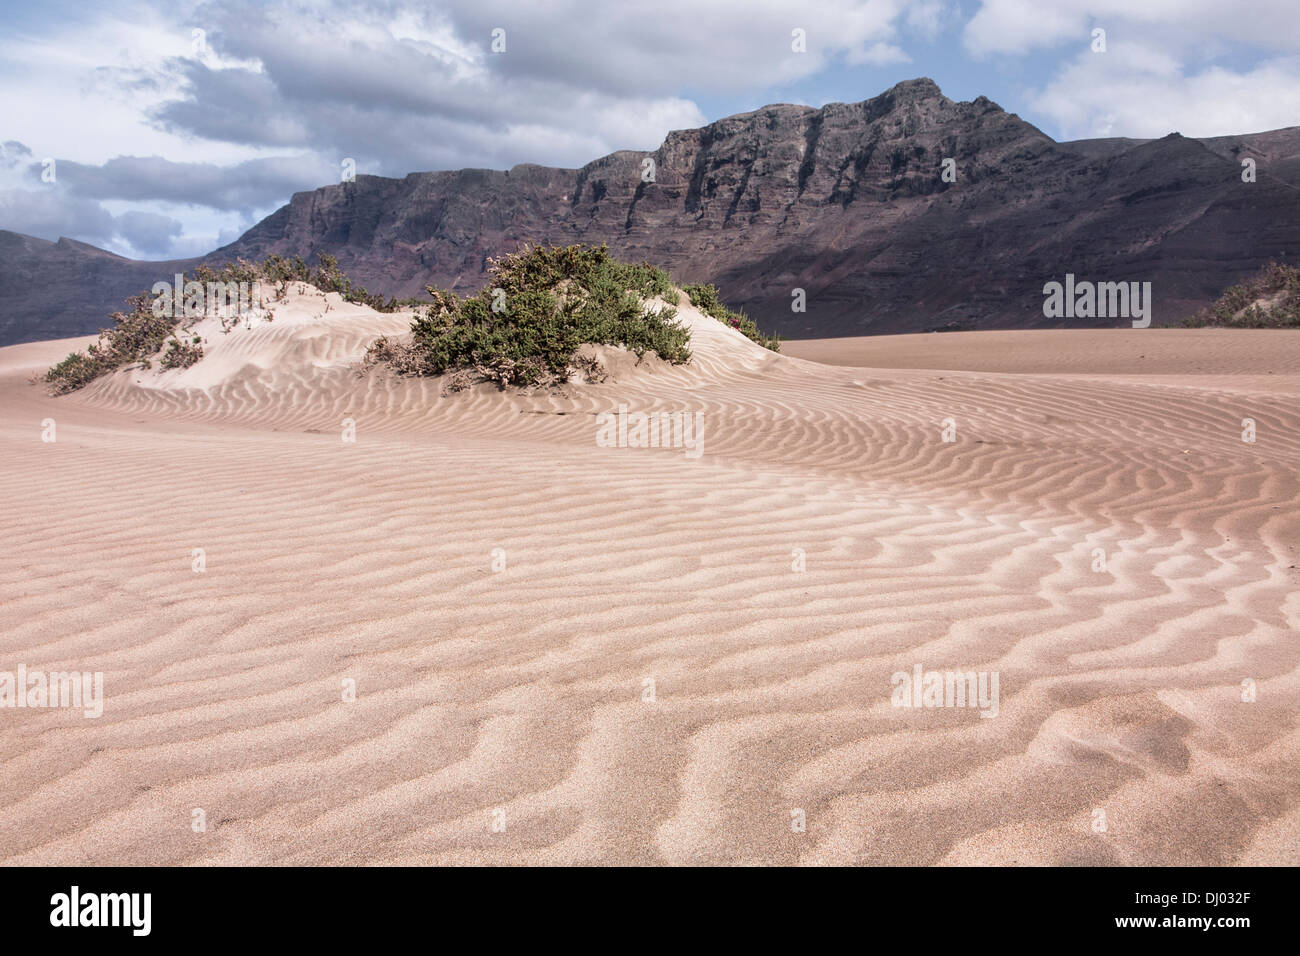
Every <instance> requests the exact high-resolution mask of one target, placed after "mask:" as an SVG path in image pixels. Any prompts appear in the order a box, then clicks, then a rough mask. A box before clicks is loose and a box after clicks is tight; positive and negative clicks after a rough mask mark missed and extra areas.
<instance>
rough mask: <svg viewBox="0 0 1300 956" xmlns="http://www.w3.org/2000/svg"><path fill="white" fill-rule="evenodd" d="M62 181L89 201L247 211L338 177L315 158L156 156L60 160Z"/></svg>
mask: <svg viewBox="0 0 1300 956" xmlns="http://www.w3.org/2000/svg"><path fill="white" fill-rule="evenodd" d="M58 169H59V181H60V182H61V183H62V184H64V186H65V187H66V188H67V190H68V193H69V194H70V195H72V196H75V197H78V198H86V199H126V200H137V201H142V200H161V201H165V202H178V203H189V204H192V205H198V206H208V207H211V208H213V209H223V210H246V209H255V208H259V207H265V206H267V205H270V204H273V203H276V202H282V201H284V200H285V199H287V198H288V197H289V196H290V195H291V194H292V193H294V192H297V191H299V190H303V189H314V188H315V187H317V186H320V185H322V184H323V183H326V182H329V181H331V177H337V176H338V174H339V172H338V167H336V166H331V165H330V164H328V163H325V162H324V161H322V160H320V159H319V158H317V157H314V156H304V157H275V158H270V159H252V160H247V161H245V162H242V163H238V164H235V165H233V166H218V165H216V164H215V163H176V162H172V161H170V160H166V159H163V158H161V157H158V156H119V157H117V158H116V159H110V160H109V161H108V162H106V163H104V164H103V165H101V166H91V165H86V164H83V163H74V162H72V161H70V160H59V164H58Z"/></svg>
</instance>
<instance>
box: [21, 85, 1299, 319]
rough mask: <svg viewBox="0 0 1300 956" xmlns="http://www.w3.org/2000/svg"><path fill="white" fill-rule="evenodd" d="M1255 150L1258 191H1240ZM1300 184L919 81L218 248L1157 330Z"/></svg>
mask: <svg viewBox="0 0 1300 956" xmlns="http://www.w3.org/2000/svg"><path fill="white" fill-rule="evenodd" d="M1246 156H1250V157H1254V158H1256V160H1257V163H1258V166H1259V175H1258V181H1257V182H1254V183H1243V182H1242V180H1241V165H1240V162H1241V159H1242V158H1243V157H1246ZM945 159H952V160H954V161H955V174H956V180H955V182H946V181H944V179H943V177H942V176H941V172H942V164H943V161H944V160H945ZM648 160H649V161H652V162H653V180H652V181H648V180H649V179H650V177H649V175H648V172H649V167H648V164H647V161H648ZM643 174H644V175H643ZM1298 187H1300V129H1290V130H1279V131H1274V132H1271V133H1262V134H1254V135H1245V136H1237V137H1220V138H1216V139H1214V140H1207V141H1205V142H1201V141H1197V140H1191V139H1186V138H1183V137H1181V136H1179V135H1177V134H1171V135H1170V136H1168V137H1165V138H1164V139H1161V140H1155V141H1137V140H1118V139H1116V140H1089V141H1084V142H1080V143H1056V142H1054V141H1053V140H1052V139H1050V138H1049V137H1047V136H1046V135H1044V134H1043V133H1042V132H1040V131H1039V130H1037V129H1036V128H1034V127H1033V126H1031V125H1030V124H1028V123H1026V122H1024V121H1023V120H1021V119H1020V118H1019V117H1017V116H1015V115H1014V114H1009V113H1007V112H1005V111H1004V110H1003V109H1001V108H1000V107H999V106H997V105H996V104H995V103H992V102H990V101H989V100H987V99H985V98H983V97H980V98H978V99H976V100H975V101H973V102H969V103H955V102H953V101H951V100H949V99H947V98H946V97H944V96H943V94H942V93H941V92H940V91H939V88H938V87H937V86H936V85H935V84H934V83H933V82H932V81H930V80H927V79H919V80H911V81H908V82H906V83H900V84H899V85H898V86H895V87H894V88H893V89H890V90H888V91H887V92H885V93H883V94H881V95H880V96H877V97H875V98H873V99H870V100H866V101H864V102H861V103H855V104H844V103H833V104H830V105H828V106H826V107H824V108H822V109H812V108H810V107H802V106H789V105H778V106H768V107H764V108H763V109H760V110H756V111H754V112H752V113H745V114H741V115H738V116H731V117H727V118H726V119H723V120H719V121H718V122H716V123H712V124H710V125H708V126H706V127H703V128H702V129H695V130H681V131H676V132H673V133H671V134H669V136H668V137H667V139H666V140H665V142H664V143H663V145H662V146H661V147H660V148H659V149H658V150H656V151H655V152H653V153H639V152H630V151H623V152H617V153H613V154H611V155H609V156H606V157H603V158H601V159H598V160H596V161H594V162H592V163H589V164H588V165H586V166H584V167H582V168H581V169H577V170H566V169H551V168H547V167H542V166H532V165H523V166H516V167H515V168H514V169H511V170H509V171H491V170H460V171H456V172H435V173H413V174H411V175H409V176H407V177H405V178H404V179H400V180H397V179H386V178H383V177H376V176H359V177H358V178H357V180H356V182H353V183H346V184H339V185H333V186H326V187H324V188H321V189H317V190H315V191H313V192H310V193H299V194H297V195H295V196H294V197H293V199H292V201H291V202H290V203H289V204H288V205H287V206H285V207H284V208H282V209H280V210H279V211H277V212H276V213H275V214H273V215H271V216H269V217H268V218H267V219H265V220H264V221H262V222H261V223H259V224H258V225H257V226H255V227H253V228H252V229H250V230H249V231H248V232H247V233H246V234H245V235H244V236H242V237H241V238H240V239H239V240H238V241H236V242H235V243H233V244H231V245H229V246H226V247H225V248H223V249H219V250H217V251H216V252H215V253H213V254H212V255H211V256H208V257H205V259H206V260H208V261H226V260H228V259H232V258H234V257H236V256H243V257H245V258H255V257H260V256H264V255H266V254H267V253H270V252H278V253H282V254H297V255H303V256H305V257H314V256H315V255H316V254H317V253H318V252H322V251H324V252H330V253H333V254H335V255H337V256H338V259H339V262H340V264H341V265H342V266H343V267H344V268H345V269H346V270H347V271H348V272H349V273H350V274H351V275H353V276H354V277H355V278H356V279H357V280H358V281H360V282H361V283H362V284H363V285H365V286H367V287H368V288H370V289H372V290H377V291H383V292H386V293H392V294H398V295H406V294H414V293H417V292H419V291H421V290H422V289H423V287H424V285H425V284H426V283H433V284H435V285H439V286H444V287H451V288H456V289H472V288H477V287H478V286H479V285H481V283H482V282H483V280H484V274H485V269H486V264H487V259H488V257H490V256H495V255H499V254H501V253H503V252H507V251H511V250H513V249H515V248H517V247H518V246H519V245H521V244H523V243H525V242H554V243H571V242H591V243H599V242H604V243H608V244H609V246H610V247H611V249H612V250H613V251H614V252H615V253H616V254H618V255H619V256H620V257H623V258H631V259H648V260H650V261H652V262H654V263H656V264H659V265H662V266H665V267H666V268H668V269H669V270H670V271H671V272H672V273H673V274H674V275H675V276H676V277H677V278H679V279H680V280H682V281H709V282H714V283H716V284H717V285H719V286H720V287H721V288H722V290H723V292H724V294H725V297H726V298H727V300H728V301H729V302H732V303H734V304H736V305H740V306H743V307H745V308H746V309H747V310H748V311H749V312H750V313H751V314H753V315H754V316H755V317H756V318H758V319H759V320H760V321H761V322H762V323H763V324H764V325H766V326H768V327H772V328H774V329H776V330H777V331H780V332H781V333H783V334H785V335H787V336H826V335H852V334H862V333H873V332H896V331H918V330H922V329H927V328H935V327H962V328H1021V327H1035V326H1045V325H1056V324H1073V325H1124V324H1126V323H1124V322H1123V321H1116V320H1113V319H1095V320H1087V319H1082V320H1049V319H1045V318H1044V317H1043V315H1042V302H1043V295H1042V287H1043V284H1044V283H1045V282H1047V281H1050V280H1052V279H1059V278H1060V277H1062V276H1063V275H1064V273H1066V272H1073V273H1074V274H1075V275H1076V276H1078V277H1080V278H1083V279H1093V280H1095V281H1150V282H1152V288H1153V296H1154V301H1155V320H1156V322H1157V323H1159V322H1161V321H1170V320H1176V319H1177V318H1179V317H1181V316H1182V315H1184V314H1186V313H1188V312H1190V311H1192V310H1194V309H1196V308H1199V307H1200V306H1202V305H1204V304H1206V303H1207V302H1209V301H1210V300H1211V299H1212V298H1213V297H1215V296H1216V295H1217V294H1218V293H1219V292H1220V291H1221V290H1222V289H1223V287H1224V286H1225V285H1228V284H1230V283H1232V282H1235V281H1237V280H1238V279H1240V278H1241V277H1243V276H1245V275H1247V274H1248V273H1251V272H1253V271H1255V270H1256V269H1257V268H1258V267H1259V265H1261V264H1262V263H1263V262H1264V261H1266V260H1267V259H1269V258H1281V259H1284V260H1288V261H1296V260H1297V259H1300V188H1298ZM119 261H120V262H125V260H119ZM132 265H133V266H134V265H143V264H132ZM182 265H183V264H182ZM170 267H171V264H169V266H168V268H170ZM6 268H7V267H6ZM163 272H164V274H163V276H162V277H163V278H165V277H166V276H167V275H168V274H169V273H168V272H167V271H166V270H163ZM151 281H153V280H151ZM3 282H4V280H3V276H0V288H2V287H3ZM148 284H150V283H144V285H148ZM796 288H800V289H803V290H805V293H806V296H807V311H806V312H804V313H795V312H792V311H791V301H792V291H793V290H794V289H796ZM116 291H117V287H116V286H114V287H113V292H114V293H116ZM132 291H134V290H132ZM117 298H119V299H120V296H117ZM47 304H48V303H47ZM83 304H84V305H87V306H89V305H90V304H91V303H83ZM104 304H106V305H108V306H109V307H113V304H114V303H113V302H105V303H104ZM103 312H104V309H103V307H102V306H101V308H100V309H99V310H98V312H96V313H95V314H94V315H91V316H87V318H88V319H89V320H90V321H91V324H92V326H93V325H94V324H95V323H97V322H99V321H101V319H100V318H99V316H100V315H101V314H102V313H103ZM31 318H32V319H33V320H34V321H37V322H39V316H37V315H34V314H33V315H32V316H31ZM29 337H36V336H29ZM9 340H11V341H17V340H18V339H14V338H10V339H9Z"/></svg>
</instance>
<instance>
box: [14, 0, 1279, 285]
mask: <svg viewBox="0 0 1300 956" xmlns="http://www.w3.org/2000/svg"><path fill="white" fill-rule="evenodd" d="M1296 4H1297V0H1251V2H1249V3H1244V2H1239V3H1231V2H1223V0H1213V2H1212V0H910V2H909V0H801V2H767V0H655V2H653V3H628V2H623V0H601V2H591V0H533V2H528V3H523V2H520V0H506V2H498V0H468V2H447V3H427V2H426V3H406V2H397V0H394V2H378V0H377V2H366V0H337V2H335V0H299V2H279V0H268V2H261V3H254V2H245V0H220V2H186V0H163V2H114V0H104V2H100V3H94V4H91V3H84V2H75V3H73V2H65V0H42V2H41V3H30V2H21V3H19V2H14V0H0V103H2V104H3V109H2V110H0V229H10V230H13V231H16V232H22V233H26V234H28V235H33V236H39V237H41V238H44V239H51V240H54V239H58V238H59V237H61V236H68V237H70V238H73V239H79V240H81V241H83V242H89V243H92V244H94V245H97V246H100V247H102V248H105V249H109V250H111V251H113V252H116V253H119V254H120V255H125V256H130V257H132V258H137V259H167V258H181V257H188V256H195V255H200V254H203V253H206V252H209V251H211V250H212V249H214V248H216V247H217V246H220V245H223V244H225V243H227V242H231V241H233V240H234V239H236V238H237V237H238V236H239V235H240V234H242V233H243V232H244V231H245V230H246V229H248V228H249V227H250V226H252V225H253V224H254V223H256V222H258V221H259V220H261V219H262V218H264V217H265V216H267V215H269V214H270V213H271V212H273V211H274V210H275V209H277V208H279V207H280V206H281V205H283V204H284V203H285V202H287V201H288V200H289V198H290V196H291V195H292V194H293V193H294V192H297V191H300V190H306V189H314V188H316V187H318V186H323V185H326V184H329V183H336V182H339V181H340V178H341V176H342V171H343V169H344V167H345V165H346V164H347V163H348V162H349V161H350V162H351V163H352V164H353V165H354V166H355V170H356V172H357V173H359V174H364V173H371V174H376V175H384V176H404V175H406V174H407V173H411V172H420V171H425V170H434V169H459V168H464V167H486V168H491V169H508V168H510V167H511V166H513V165H515V164H516V163H524V162H528V163H540V164H543V165H548V166H569V167H572V166H581V165H583V164H585V163H587V162H589V161H591V160H593V159H596V158H598V157H600V156H603V155H605V154H607V153H610V152H613V151H614V150H617V149H638V150H653V149H655V148H657V147H658V146H659V144H660V143H661V142H662V141H663V138H664V136H665V134H666V133H667V132H668V131H669V130H673V129H687V128H691V127H696V126H701V125H704V124H706V123H708V122H711V121H713V120H717V119H720V118H722V117H724V116H729V115H731V114H734V113H741V112H746V111H748V110H752V109H756V108H758V107H760V106H763V105H766V104H769V103H800V104H804V105H809V106H818V107H819V106H823V105H825V104H826V103H831V102H850V103H851V102H858V101H860V100H864V99H869V98H870V97H872V96H875V95H877V94H879V93H881V92H883V91H884V90H887V89H888V88H889V87H891V86H893V85H894V84H895V83H898V82H900V81H902V80H906V79H912V78H915V77H920V76H928V77H930V78H931V79H933V80H935V82H937V83H938V84H939V86H940V88H941V89H942V90H943V92H944V94H945V95H946V96H948V97H949V98H950V99H953V100H971V99H974V98H975V97H977V96H980V95H984V96H987V97H989V98H990V99H992V100H994V101H995V102H997V103H998V104H999V105H1000V106H1002V107H1003V108H1004V109H1006V110H1008V111H1009V112H1013V113H1017V114H1019V115H1020V116H1021V117H1022V118H1023V119H1025V120H1027V121H1029V122H1031V123H1033V124H1034V125H1035V126H1037V127H1038V128H1039V129H1041V130H1042V131H1043V132H1045V133H1047V134H1048V135H1049V136H1052V137H1053V138H1055V139H1058V140H1067V139H1083V138H1089V137H1095V136H1130V137H1135V138H1154V137H1159V136H1164V135H1165V134H1167V133H1170V132H1174V131H1177V132H1180V133H1182V134H1183V135H1185V136H1220V135H1228V134H1233V133H1246V132H1259V131H1263V130H1268V129H1277V128H1280V127H1284V126H1295V125H1300V30H1297V29H1296V27H1295V14H1296V12H1297V7H1296ZM1099 30H1100V31H1104V34H1102V35H1101V36H1098V34H1097V31H1099ZM800 37H802V42H800ZM1099 40H1100V41H1104V43H1101V44H1099ZM1099 45H1102V46H1104V49H1098V46H1099ZM799 47H802V49H799Z"/></svg>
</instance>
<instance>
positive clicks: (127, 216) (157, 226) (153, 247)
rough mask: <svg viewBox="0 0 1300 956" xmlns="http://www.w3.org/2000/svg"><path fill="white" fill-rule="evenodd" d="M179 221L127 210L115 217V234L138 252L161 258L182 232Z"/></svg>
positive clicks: (149, 213) (156, 214)
mask: <svg viewBox="0 0 1300 956" xmlns="http://www.w3.org/2000/svg"><path fill="white" fill-rule="evenodd" d="M184 228H185V227H184V224H183V223H182V222H181V221H180V220H179V219H173V218H172V217H171V216H163V215H160V214H158V213H154V212H139V211H136V210H129V211H127V212H124V213H122V214H121V215H120V216H118V217H117V234H118V235H119V236H121V237H122V238H123V239H125V240H126V241H127V242H129V243H130V244H131V247H132V248H134V249H138V250H139V251H141V252H143V253H146V254H149V255H156V256H159V257H160V258H161V257H164V256H166V254H167V253H168V252H169V251H170V250H171V248H172V242H173V241H174V240H175V239H176V238H177V237H179V236H180V234H181V233H182V232H183V231H184Z"/></svg>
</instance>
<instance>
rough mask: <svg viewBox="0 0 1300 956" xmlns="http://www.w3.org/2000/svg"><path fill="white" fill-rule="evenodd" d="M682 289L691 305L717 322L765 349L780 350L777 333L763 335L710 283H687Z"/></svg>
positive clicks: (752, 321)
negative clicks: (725, 301) (727, 303)
mask: <svg viewBox="0 0 1300 956" xmlns="http://www.w3.org/2000/svg"><path fill="white" fill-rule="evenodd" d="M682 291H683V292H685V293H686V294H687V296H689V297H690V300H691V305H693V306H695V308H697V309H699V310H700V311H701V312H703V313H704V314H705V315H710V316H713V318H715V319H717V320H718V321H719V322H723V323H726V324H727V325H729V326H731V327H732V328H733V329H735V330H736V331H737V332H739V333H740V334H741V335H743V336H745V338H747V339H750V340H751V341H754V342H757V343H758V344H759V345H761V346H763V348H765V349H771V350H772V351H773V352H779V351H781V337H780V336H779V335H765V334H763V333H762V332H761V331H759V328H758V326H757V325H755V324H754V320H753V319H751V318H750V317H749V316H747V315H745V313H744V312H736V311H734V310H732V309H729V308H728V307H727V305H726V304H725V303H724V302H723V301H722V299H721V298H720V297H719V295H718V290H717V289H715V288H714V287H713V286H711V285H688V286H683V287H682Z"/></svg>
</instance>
